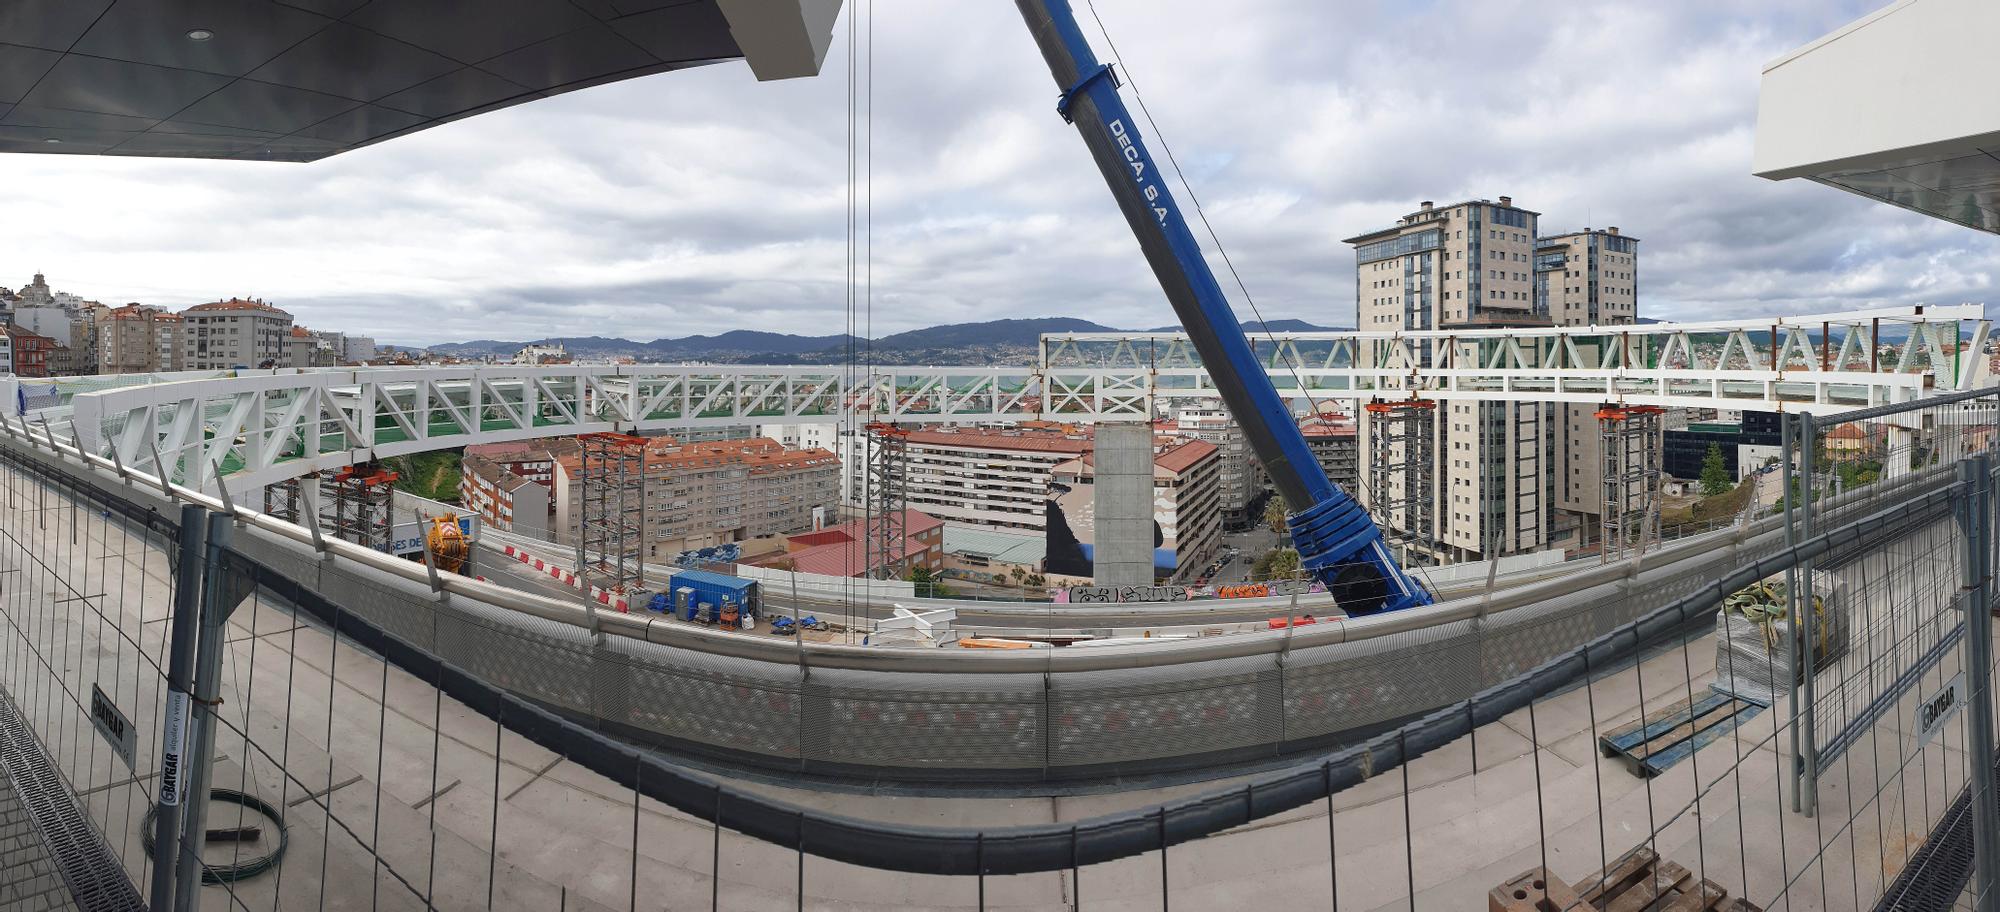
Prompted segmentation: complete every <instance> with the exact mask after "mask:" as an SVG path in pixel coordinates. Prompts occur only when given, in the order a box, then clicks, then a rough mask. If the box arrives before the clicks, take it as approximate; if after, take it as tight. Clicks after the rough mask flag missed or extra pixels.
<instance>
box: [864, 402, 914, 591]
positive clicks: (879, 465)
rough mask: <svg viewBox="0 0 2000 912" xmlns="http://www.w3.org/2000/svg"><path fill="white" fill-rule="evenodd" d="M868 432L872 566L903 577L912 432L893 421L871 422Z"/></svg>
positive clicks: (878, 574) (883, 574) (873, 571)
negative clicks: (870, 440)
mask: <svg viewBox="0 0 2000 912" xmlns="http://www.w3.org/2000/svg"><path fill="white" fill-rule="evenodd" d="M867 431H868V436H869V437H870V438H872V439H873V442H874V446H873V448H872V449H871V451H870V452H869V454H868V494H869V497H868V510H869V513H868V542H867V544H868V570H869V574H868V575H869V576H871V577H875V578H877V579H900V578H902V575H903V572H904V570H905V568H904V567H903V563H904V558H903V552H904V551H905V550H906V549H905V547H904V545H903V539H904V536H905V535H907V534H908V532H909V526H908V522H907V519H908V516H909V507H910V489H909V485H908V479H909V454H910V432H909V430H908V429H907V428H901V427H897V426H896V425H895V424H894V423H893V422H890V423H884V422H879V421H878V422H871V423H869V425H868V427H867Z"/></svg>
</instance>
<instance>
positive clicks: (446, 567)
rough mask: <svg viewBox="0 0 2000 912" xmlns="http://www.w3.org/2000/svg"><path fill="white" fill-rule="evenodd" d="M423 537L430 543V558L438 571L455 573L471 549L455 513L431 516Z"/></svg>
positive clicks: (462, 564)
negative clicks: (428, 526)
mask: <svg viewBox="0 0 2000 912" xmlns="http://www.w3.org/2000/svg"><path fill="white" fill-rule="evenodd" d="M424 539H425V541H426V542H427V543H428V544H429V545H430V549H431V560H432V561H434V562H436V564H437V568H438V572H439V573H457V572H458V570H459V568H460V567H463V566H465V558H466V556H467V555H468V554H470V553H471V551H472V543H471V542H470V541H467V540H466V538H465V530H464V529H461V528H459V526H458V514H456V513H441V514H439V515H437V516H433V517H431V527H430V528H429V529H427V530H425V531H424Z"/></svg>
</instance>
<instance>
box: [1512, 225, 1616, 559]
mask: <svg viewBox="0 0 2000 912" xmlns="http://www.w3.org/2000/svg"><path fill="white" fill-rule="evenodd" d="M1535 299H1536V302H1537V305H1536V306H1537V309H1538V310H1539V311H1540V312H1541V313H1543V314H1545V315H1547V316H1548V317H1549V318H1550V320H1551V321H1552V322H1554V323H1555V324H1556V325H1557V326H1619V325H1629V324H1632V323H1635V322H1638V318H1639V239H1638V238H1635V237H1632V236H1630V235H1626V234H1622V233H1620V232H1619V230H1618V228H1617V226H1615V225H1614V226H1612V227H1610V228H1605V229H1602V230H1594V229H1590V228H1585V229H1583V230H1582V231H1572V232H1570V233H1568V234H1558V235H1551V236H1549V237H1545V238H1542V239H1541V241H1540V242H1539V243H1537V244H1536V245H1535ZM1577 348H1578V352H1579V354H1581V355H1583V357H1585V358H1593V357H1596V356H1597V355H1598V354H1599V352H1598V351H1597V348H1598V346H1596V345H1594V344H1592V343H1590V342H1588V341H1579V342H1578V343H1577ZM1555 408H1556V411H1557V413H1558V418H1557V421H1556V444H1555V450H1554V458H1553V459H1552V460H1551V463H1550V471H1551V474H1552V475H1553V478H1552V482H1553V489H1554V490H1553V493H1554V501H1555V507H1556V511H1557V516H1556V518H1555V527H1556V532H1557V534H1558V535H1559V536H1562V537H1568V538H1573V540H1574V541H1575V543H1577V544H1582V543H1583V542H1585V541H1588V540H1590V539H1592V538H1594V537H1595V535H1596V529H1597V525H1598V517H1599V516H1600V515H1601V514H1602V512H1603V509H1604V483H1603V482H1604V463H1603V452H1604V448H1603V445H1602V430H1601V429H1600V428H1599V427H1598V423H1597V418H1596V413H1597V409H1596V407H1594V406H1589V405H1558V406H1556V407H1555Z"/></svg>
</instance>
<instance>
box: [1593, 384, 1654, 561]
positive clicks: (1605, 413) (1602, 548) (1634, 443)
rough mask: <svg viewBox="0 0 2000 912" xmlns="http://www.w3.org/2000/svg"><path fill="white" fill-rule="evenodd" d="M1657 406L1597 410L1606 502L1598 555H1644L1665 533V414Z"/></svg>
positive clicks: (1605, 557)
mask: <svg viewBox="0 0 2000 912" xmlns="http://www.w3.org/2000/svg"><path fill="white" fill-rule="evenodd" d="M1664 414H1666V409H1663V408H1659V407H1657V406H1651V405H1638V406H1611V405H1607V406H1605V407H1604V408H1601V409H1598V410H1597V426H1598V429H1599V431H1600V433H1601V434H1602V436H1603V446H1602V451H1603V454H1604V505H1603V508H1602V510H1601V511H1600V513H1599V523H1600V525H1599V541H1598V555H1599V559H1600V560H1601V561H1605V562H1609V561H1613V560H1617V559H1619V558H1622V557H1626V556H1629V555H1636V554H1641V553H1644V552H1645V550H1646V545H1647V544H1648V543H1649V542H1657V541H1658V540H1659V537H1660V429H1661V422H1660V416H1661V415H1664Z"/></svg>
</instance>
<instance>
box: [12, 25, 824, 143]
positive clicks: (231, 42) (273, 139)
mask: <svg viewBox="0 0 2000 912" xmlns="http://www.w3.org/2000/svg"><path fill="white" fill-rule="evenodd" d="M838 9H839V0H283V2H278V0H115V2H114V0H0V151H5V152H42V153H67V154H104V155H138V156H165V157H184V158H227V159H247V160H269V161H312V160H314V159H319V158H324V157H326V156H329V155H335V154H338V153H340V152H345V151H347V150H349V149H353V148H357V147H359V146H364V145H368V144H371V143H377V142H381V141H383V140H385V139H390V138H393V137H396V136H402V135H405V134H409V133H414V132H416V131H418V130H423V129H426V128H428V127H433V126H436V125H438V124H441V123H445V122H448V121H452V120H456V119H458V118H461V117H467V116H470V115H473V114H478V113H481V112H484V111H490V110H494V109H497V108H503V107H507V106H510V105H515V104H520V103H521V102H524V101H532V100H534V99H537V98H546V97H548V96H551V95H557V94H561V93H563V92H569V91H574V90H576V89H581V88H585V87H588V86H593V85H600V84H603V83H607V82H614V81H617V80H621V79H630V78H633V77H636V76H645V75H648V74H653V73H661V72H666V71H669V70H677V69H683V68H687V67H693V66H700V65H703V64H708V63H715V62H718V61H725V60H734V59H737V58H742V57H745V56H746V55H747V56H748V57H749V59H750V64H751V67H752V69H753V70H755V71H756V72H757V75H758V76H759V77H760V78H767V79H768V78H784V77H787V76H799V75H810V74H811V73H814V72H817V71H818V68H819V63H820V61H821V60H822V59H823V57H824V55H825V51H826V44H827V37H828V35H829V34H830V32H831V29H832V24H833V19H834V18H835V16H836V15H837V12H838Z"/></svg>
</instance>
